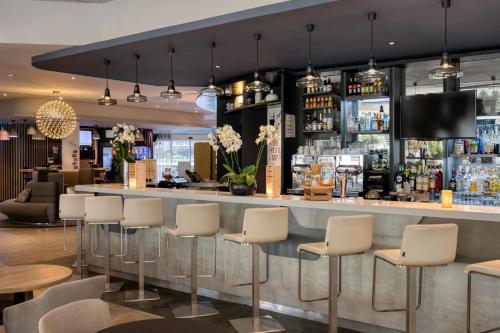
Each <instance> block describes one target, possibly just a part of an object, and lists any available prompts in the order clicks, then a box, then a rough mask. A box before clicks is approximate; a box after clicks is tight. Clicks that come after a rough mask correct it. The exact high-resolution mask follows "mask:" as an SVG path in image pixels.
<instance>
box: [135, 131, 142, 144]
mask: <svg viewBox="0 0 500 333" xmlns="http://www.w3.org/2000/svg"><path fill="white" fill-rule="evenodd" d="M135 141H139V142H143V141H144V135H143V134H142V131H141V130H137V134H136V135H135Z"/></svg>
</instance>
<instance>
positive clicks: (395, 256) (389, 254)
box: [373, 249, 401, 266]
mask: <svg viewBox="0 0 500 333" xmlns="http://www.w3.org/2000/svg"><path fill="white" fill-rule="evenodd" d="M373 254H374V255H375V256H377V257H379V258H380V259H383V260H385V261H388V262H389V263H391V264H393V265H394V266H398V265H400V264H401V263H400V260H399V259H400V258H401V250H400V249H384V250H375V252H374V253H373Z"/></svg>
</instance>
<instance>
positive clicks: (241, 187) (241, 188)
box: [229, 183, 257, 195]
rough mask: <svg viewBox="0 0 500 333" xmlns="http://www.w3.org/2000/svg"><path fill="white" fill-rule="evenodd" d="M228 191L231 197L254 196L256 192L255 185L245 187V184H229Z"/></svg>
mask: <svg viewBox="0 0 500 333" xmlns="http://www.w3.org/2000/svg"><path fill="white" fill-rule="evenodd" d="M229 191H230V192H231V194H232V195H254V194H255V192H257V184H253V185H250V186H249V185H247V184H244V183H243V184H237V183H230V184H229Z"/></svg>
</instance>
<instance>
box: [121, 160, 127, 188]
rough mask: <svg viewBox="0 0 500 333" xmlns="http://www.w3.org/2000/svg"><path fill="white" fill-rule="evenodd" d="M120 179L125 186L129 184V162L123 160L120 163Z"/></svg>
mask: <svg viewBox="0 0 500 333" xmlns="http://www.w3.org/2000/svg"><path fill="white" fill-rule="evenodd" d="M120 180H121V182H122V184H123V185H124V186H128V162H127V161H123V162H122V163H121V164H120Z"/></svg>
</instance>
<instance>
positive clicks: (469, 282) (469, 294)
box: [467, 272, 500, 333]
mask: <svg viewBox="0 0 500 333" xmlns="http://www.w3.org/2000/svg"><path fill="white" fill-rule="evenodd" d="M472 274H477V275H483V276H488V277H492V278H497V279H498V276H494V275H488V274H483V273H479V272H469V273H467V333H472V330H471V303H472ZM497 331H500V326H498V327H495V328H490V329H488V330H486V331H481V332H478V333H489V332H497Z"/></svg>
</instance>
